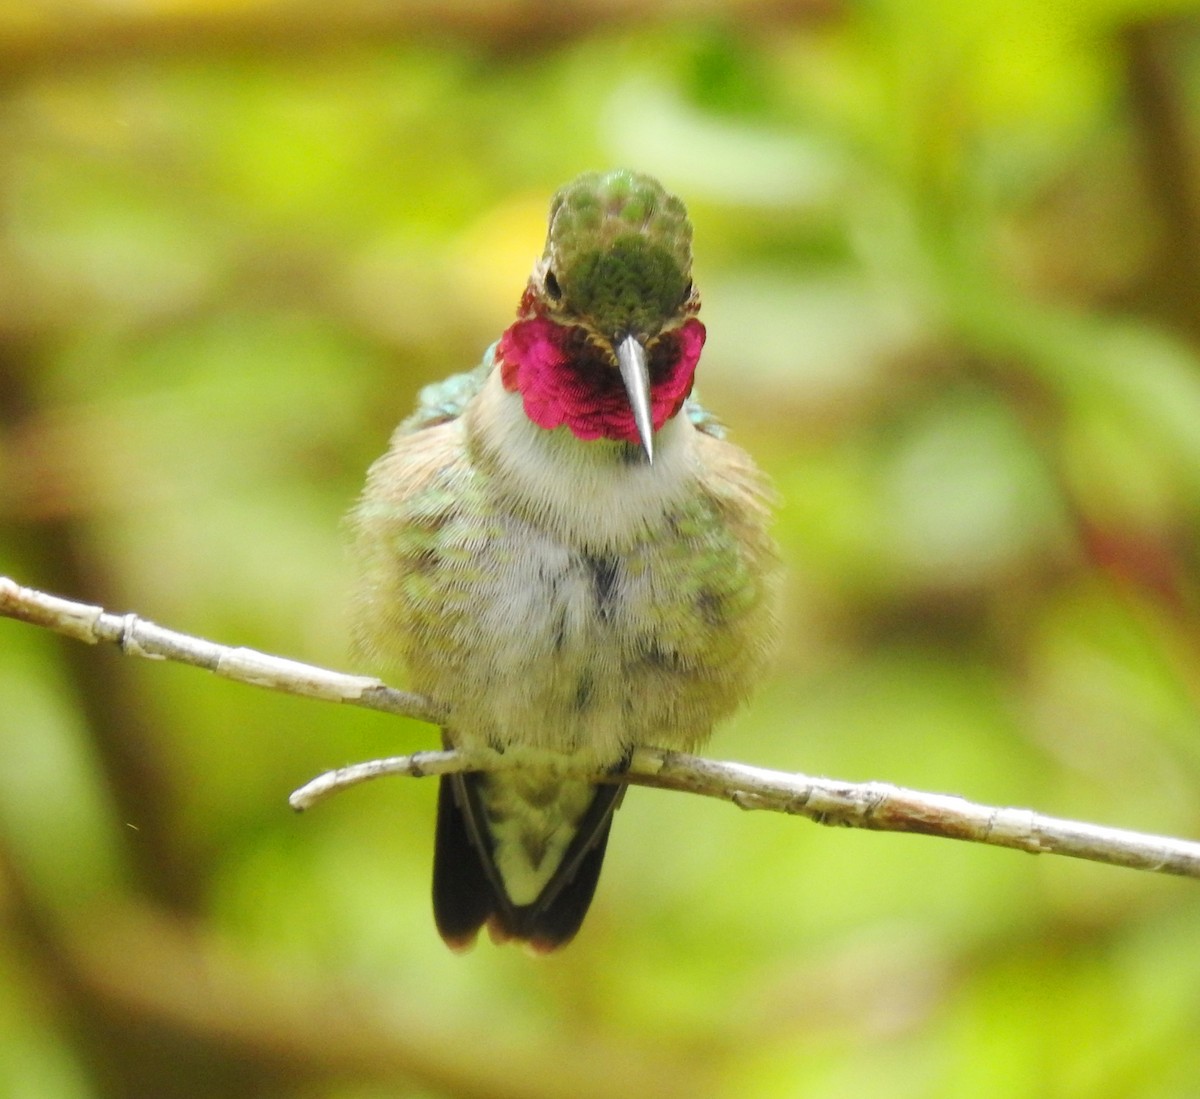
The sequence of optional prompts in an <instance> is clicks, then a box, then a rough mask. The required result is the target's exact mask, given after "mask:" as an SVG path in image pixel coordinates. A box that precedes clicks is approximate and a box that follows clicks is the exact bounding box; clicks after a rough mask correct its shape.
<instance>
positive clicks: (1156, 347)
mask: <svg viewBox="0 0 1200 1099" xmlns="http://www.w3.org/2000/svg"><path fill="white" fill-rule="evenodd" d="M616 165H628V166H631V167H636V168H639V169H641V170H644V171H649V172H652V173H654V174H657V175H659V176H660V177H661V178H662V179H663V180H664V181H665V182H666V183H667V184H668V185H669V186H670V187H671V188H672V189H673V190H676V191H677V192H678V193H680V194H681V195H682V196H683V197H684V198H685V200H686V201H687V202H688V203H689V206H690V208H691V211H692V214H693V218H694V222H695V226H696V254H697V259H696V274H697V280H698V283H699V285H700V287H701V290H702V293H703V295H704V299H705V309H704V314H703V315H704V317H705V319H706V321H707V322H708V325H709V333H710V339H709V344H708V347H707V349H706V352H705V357H704V362H703V363H702V366H701V392H702V393H703V395H704V397H705V399H706V401H707V402H708V403H709V404H710V405H711V406H713V407H714V408H715V409H716V410H717V411H718V412H719V413H720V414H721V415H722V416H723V417H724V418H725V419H726V420H727V422H729V423H730V424H731V426H732V428H733V432H734V437H735V438H736V439H737V440H739V441H740V442H742V443H743V444H745V445H746V446H747V447H748V448H749V449H751V450H752V451H753V453H754V454H755V455H756V457H757V458H758V459H759V461H760V462H761V463H762V465H763V466H764V467H765V468H766V469H767V470H768V471H769V472H770V474H771V475H772V476H773V478H774V480H775V482H776V484H777V485H778V488H779V491H780V494H781V504H780V508H779V521H778V525H777V532H778V536H779V540H780V542H781V544H782V547H783V551H784V555H785V557H786V564H787V574H788V586H787V617H786V630H785V633H786V642H785V645H784V650H783V655H782V658H781V661H780V665H779V669H778V672H777V674H776V675H775V677H774V678H773V679H772V680H771V682H770V683H768V684H767V685H766V686H765V688H764V689H763V690H762V691H761V692H760V694H759V695H758V696H757V698H756V699H755V701H754V703H753V705H752V706H750V707H749V708H748V709H747V710H746V711H745V712H744V713H743V714H742V715H741V716H740V717H739V718H738V719H737V720H735V721H733V722H731V723H730V724H729V725H728V726H727V727H726V728H724V729H723V730H721V731H720V733H719V734H718V736H717V737H716V738H715V740H714V741H713V743H712V745H711V748H710V751H711V754H713V755H715V756H717V757H721V758H732V759H739V760H743V761H747V762H752V763H758V764H762V765H765V766H772V767H778V768H784V769H789V770H799V771H807V772H812V773H820V774H829V775H835V776H838V777H842V778H847V779H863V780H865V779H882V780H887V781H892V782H896V783H900V784H905V785H910V786H915V787H918V788H924V789H933V790H939V791H949V792H955V793H960V794H962V795H965V796H968V797H971V798H974V799H977V800H980V801H985V802H992V803H1002V804H1016V805H1026V806H1033V807H1036V808H1038V809H1040V810H1042V811H1044V812H1047V813H1052V814H1056V815H1062V816H1076V817H1079V818H1083V819H1089V820H1094V821H1099V822H1104V823H1109V824H1115V825H1123V826H1126V827H1131V828H1138V829H1142V830H1147V831H1162V832H1167V833H1172V834H1177V835H1197V834H1200V712H1198V711H1200V626H1198V622H1200V619H1198V611H1200V546H1198V540H1197V532H1198V520H1200V168H1198V166H1200V11H1198V9H1197V7H1196V5H1194V4H1187V3H1175V4H1168V3H1138V2H1135V0H1103V2H1102V0H1095V2H1092V3H1088V2H1086V0H1078V2H1076V3H1069V2H1065V0H1057V2H1054V0H979V2H972V3H968V2H965V0H903V2H901V0H878V2H874V3H870V2H852V0H808V2H806V3H792V4H789V3H775V4H771V3H752V2H745V3H729V4H726V5H724V6H722V5H720V4H705V5H695V6H691V5H688V4H685V3H678V4H664V5H651V4H647V5H638V4H634V3H632V2H631V3H627V4H610V3H604V2H601V0H584V2H579V3H568V2H566V0H560V2H558V3H554V4H550V3H538V2H533V0H526V2H523V3H522V2H517V0H492V2H490V3H482V4H481V3H475V2H473V0H446V2H445V3H441V4H435V3H417V2H415V0H412V2H409V0H397V2H395V3H382V2H380V3H374V4H371V3H367V2H366V0H350V2H348V3H345V4H341V5H338V4H326V3H318V2H315V0H314V2H312V3H284V2H279V3H275V4H269V3H265V2H263V3H247V2H244V0H224V2H222V3H220V4H204V3H201V2H200V0H129V2H128V3H123V4H115V3H101V2H99V0H95V2H92V3H83V2H77V3H75V4H70V3H61V2H59V3H56V2H53V0H40V2H38V0H9V2H8V3H7V4H6V5H5V6H4V10H3V12H0V572H5V573H8V574H11V575H13V576H15V577H16V578H18V579H19V580H20V581H21V582H23V583H27V584H30V585H34V586H39V587H45V588H49V589H51V590H55V591H59V592H62V593H63V594H66V595H69V596H72V597H75V598H79V599H82V600H85V601H89V602H96V603H102V604H104V605H106V606H108V607H110V608H112V609H114V610H120V611H127V610H136V611H137V612H138V613H140V614H142V615H145V616H148V617H150V618H152V619H154V620H156V621H159V622H162V623H164V624H167V625H171V626H173V627H176V628H178V629H182V630H186V631H190V632H194V633H199V634H202V635H206V636H209V637H212V638H214V639H219V640H222V641H224V642H227V643H230V644H242V645H250V646H255V647H259V648H263V649H267V650H269V651H273V652H279V653H284V654H287V655H290V656H294V657H297V658H301V659H305V660H310V661H315V662H319V663H324V664H328V665H332V666H345V664H346V631H345V625H344V620H343V615H342V609H341V608H342V602H343V594H344V592H345V590H346V588H347V586H348V570H347V564H346V561H345V557H344V548H343V546H344V534H343V531H342V530H341V528H340V527H339V523H340V519H341V516H342V515H343V513H344V512H345V511H346V509H347V507H348V506H349V505H350V504H351V502H352V501H353V499H354V496H355V494H356V492H357V489H358V486H359V485H360V483H361V478H362V474H363V471H364V470H365V468H366V466H367V465H368V463H369V462H370V461H371V460H372V459H373V458H374V457H375V456H376V455H377V454H378V453H379V452H380V451H381V450H382V449H383V447H384V445H385V441H386V438H387V435H388V432H389V430H390V428H391V426H392V425H393V424H394V423H395V422H396V421H397V420H399V419H400V418H401V417H402V416H404V415H405V414H406V413H407V411H408V410H409V409H410V407H411V406H412V403H413V400H414V396H415V393H416V390H417V389H418V387H419V386H421V385H422V384H424V383H426V382H428V381H430V380H432V379H435V378H437V377H440V376H442V375H444V374H447V373H449V372H451V371H455V370H461V369H465V368H468V367H470V366H471V365H473V364H474V363H475V362H476V361H477V359H478V357H479V355H480V353H481V351H482V350H483V348H484V347H485V346H486V345H487V344H488V343H489V342H490V341H491V340H492V339H494V338H495V337H496V336H497V335H498V334H499V333H500V332H501V330H502V329H503V327H504V326H505V325H506V324H507V323H508V321H509V319H510V318H511V316H512V313H513V309H514V307H515V305H516V301H517V298H518V296H519V294H520V291H521V289H522V287H523V285H524V280H525V277H526V275H527V272H528V269H529V265H530V263H531V261H532V259H533V257H534V256H535V255H536V254H537V252H538V251H539V249H540V247H541V240H542V233H543V217H544V211H545V208H546V205H547V201H548V198H549V196H550V194H551V193H552V191H553V189H554V188H555V187H556V186H558V185H559V184H560V183H562V182H563V181H565V180H566V179H568V178H570V177H571V176H572V175H574V174H575V173H576V172H578V171H580V170H583V169H585V168H593V167H609V166H616ZM434 742H435V733H434V731H433V730H432V729H430V728H427V727H422V726H420V725H418V724H416V723H409V722H404V721H398V720H392V719H388V718H384V717H381V716H378V715H374V714H367V713H362V712H355V711H352V710H349V709H345V708H339V707H335V706H330V705H322V704H316V703H306V702H303V701H299V700H296V699H291V698H286V697H282V696H277V695H273V694H269V693H266V692H260V691H256V690H254V689H252V688H249V687H243V686H239V685H236V684H232V683H228V682H224V681H220V680H217V679H215V678H213V677H211V676H209V675H207V674H205V673H203V672H200V671H196V670H193V669H188V668H183V667H178V666H173V665H166V664H151V663H147V662H143V661H134V660H130V659H128V658H125V657H122V656H121V655H119V654H118V653H117V652H116V651H115V650H112V651H107V650H103V649H95V648H88V647H85V646H83V645H80V644H78V643H75V642H69V641H65V640H60V639H58V638H56V637H53V636H51V635H49V634H46V633H43V632H41V631H38V630H36V629H33V628H31V627H28V626H23V625H19V624H17V623H13V622H0V1095H4V1096H13V1097H16V1099H85V1097H93V1096H95V1097H103V1099H108V1097H129V1099H176V1097H178V1099H187V1097H193V1096H197V1097H198V1096H219V1097H229V1099H237V1097H242V1096H246V1097H255V1099H258V1097H267V1099H271V1097H281V1099H282V1097H305V1099H310V1097H311V1099H317V1097H329V1099H383V1097H409V1096H411V1097H421V1099H425V1097H430V1099H434V1097H437V1099H442V1097H459V1096H462V1097H478V1099H489V1097H493V1096H495V1097H512V1099H526V1097H527V1099H541V1097H551V1096H553V1097H562V1099H574V1097H581V1099H587V1097H591V1096H601V1095H603V1096H609V1097H613V1096H701V1097H704V1096H715V1097H731V1099H732V1097H737V1099H776V1097H792V1096H804V1097H805V1099H833V1097H838V1099H841V1097H845V1096H861V1097H865V1099H875V1097H888V1099H906V1097H911V1099H924V1097H934V1099H941V1097H945V1099H951V1097H952V1099H964V1097H970V1099H993V1097H994V1099H1195V1096H1197V1095H1200V1039H1198V1038H1197V1035H1198V1034H1200V884H1197V883H1195V882H1191V881H1186V880H1181V879H1166V878H1157V877H1154V876H1151V875H1148V874H1138V873H1134V872H1131V871H1125V870H1119V869H1113V868H1106V867H1098V866H1092V865H1086V864H1077V863H1073V862H1071V861H1068V860H1065V859H1059V858H1050V857H1046V858H1040V859H1034V858H1031V857H1028V856H1025V855H1021V854H1017V853H1014V852H1009V851H1001V850H996V849H990V848H973V847H968V846H965V845H955V844H951V843H947V842H944V841H940V840H933V839H928V838H923V837H909V836H887V835H877V834H867V833H859V832H849V831H841V830H832V829H822V828H817V827H814V826H813V825H811V824H809V823H807V822H805V821H803V820H799V819H792V818H785V817H781V816H775V815H770V814H747V813H739V812H737V811H736V810H735V809H733V808H731V807H730V806H727V805H723V804H721V803H718V802H710V801H703V800H701V799H699V798H695V797H684V796H680V795H673V794H666V793H660V792H653V791H646V790H635V791H632V792H631V793H630V796H629V797H628V798H627V800H626V805H625V807H624V808H623V809H622V810H621V813H620V816H619V819H618V821H617V827H616V828H615V830H614V833H613V840H612V843H611V845H610V849H609V855H608V860H607V866H606V869H605V873H604V877H603V881H602V884H601V887H600V891H599V895H598V897H597V899H596V902H595V905H594V907H593V910H592V912H591V915H590V916H589V918H588V921H587V923H586V924H585V927H584V930H583V932H582V934H581V935H580V936H579V938H578V940H577V941H576V942H575V944H574V945H572V946H571V947H570V948H569V949H568V950H566V951H564V952H563V953H561V954H560V955H558V956H555V957H552V958H550V959H543V960H536V959H531V958H529V957H526V956H525V955H524V954H522V953H521V952H519V951H517V950H513V949H504V950H498V949H495V948H493V947H492V946H490V944H486V943H485V944H481V945H480V946H479V947H478V948H477V949H476V950H475V952H474V953H473V954H471V955H469V956H467V957H454V956H452V955H450V954H449V953H448V952H447V951H446V950H445V949H444V948H443V947H442V946H441V944H440V942H439V941H438V939H437V937H436V935H435V933H434V930H433V926H432V922H431V919H430V915H429V911H428V867H429V859H430V843H431V839H430V837H431V831H432V812H433V797H434V793H435V791H434V787H433V785H432V784H431V783H425V782H414V781H408V780H399V779H397V780H391V781H387V782H380V783H377V784H375V785H373V786H370V787H365V788H362V789H359V790H356V791H354V792H352V793H349V794H346V795H343V796H342V797H341V798H339V799H337V800H335V801H333V802H331V803H329V804H328V805H325V806H322V807H321V808H320V809H318V810H315V811H314V812H312V813H311V814H309V815H308V816H305V817H296V816H294V815H293V814H292V813H291V812H290V811H289V810H288V808H287V804H286V797H287V794H288V792H289V791H290V790H291V789H292V788H293V787H294V786H297V785H299V784H300V783H302V782H303V781H305V780H306V779H307V778H309V777H310V776H311V775H312V774H314V773H316V772H317V771H320V770H323V769H325V768H326V767H330V766H334V765H338V764H340V763H343V762H346V761H350V760H357V759H362V758H369V757H372V756H378V755H386V754H392V753H396V752H400V751H407V750H410V749H416V748H419V747H424V746H430V745H432V744H433V743H434Z"/></svg>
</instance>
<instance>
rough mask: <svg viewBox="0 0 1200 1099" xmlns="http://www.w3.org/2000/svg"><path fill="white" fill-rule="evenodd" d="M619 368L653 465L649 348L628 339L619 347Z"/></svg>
mask: <svg viewBox="0 0 1200 1099" xmlns="http://www.w3.org/2000/svg"><path fill="white" fill-rule="evenodd" d="M617 365H618V366H620V368H621V381H623V382H624V383H625V392H626V393H627V394H628V395H629V406H630V408H632V409H633V422H634V423H635V424H636V425H637V430H638V438H640V439H641V440H642V449H643V450H644V451H645V452H646V461H647V462H649V463H650V464H651V465H653V464H654V420H653V419H652V418H651V415H650V374H649V371H648V370H647V369H646V349H645V348H644V347H643V346H642V345H641V343H640V342H639V341H638V340H637V338H636V337H634V336H626V337H625V338H624V339H623V340H622V341H621V342H620V343H619V344H617Z"/></svg>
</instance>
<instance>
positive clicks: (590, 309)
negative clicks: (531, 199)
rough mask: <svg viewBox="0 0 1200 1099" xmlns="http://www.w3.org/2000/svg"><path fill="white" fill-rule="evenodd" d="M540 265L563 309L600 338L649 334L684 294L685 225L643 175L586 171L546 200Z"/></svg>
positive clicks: (680, 211) (683, 215) (688, 261)
mask: <svg viewBox="0 0 1200 1099" xmlns="http://www.w3.org/2000/svg"><path fill="white" fill-rule="evenodd" d="M544 262H545V263H546V265H547V271H548V272H550V273H552V274H553V276H554V280H555V282H556V283H557V287H558V289H559V290H560V291H561V297H562V305H563V307H564V309H565V310H566V311H568V312H570V313H572V314H574V315H575V316H578V317H580V318H583V319H586V320H587V321H589V322H590V323H591V324H592V325H594V326H595V327H596V329H597V330H598V331H599V332H600V333H601V334H602V335H604V336H606V337H608V338H612V337H613V336H614V335H616V334H618V333H626V332H633V333H635V334H643V335H651V334H653V333H655V332H657V331H658V330H659V329H660V328H661V327H662V325H663V322H664V321H665V320H667V319H668V318H670V317H672V316H674V315H676V314H677V313H679V312H680V310H681V308H682V306H683V305H684V303H685V302H686V301H687V300H688V298H689V296H690V292H691V267H692V225H691V222H690V221H688V216H687V210H686V209H685V208H684V205H683V203H682V202H681V201H680V200H679V199H678V198H676V197H675V196H674V195H672V194H669V193H668V192H667V191H666V190H664V189H663V187H662V185H661V184H660V183H659V182H658V181H657V180H655V179H652V178H651V177H650V176H645V175H639V174H637V173H635V172H629V171H624V170H622V171H615V172H607V173H604V174H601V173H599V172H589V173H587V174H585V175H582V176H580V177H579V178H578V179H576V180H575V181H574V182H572V183H569V184H567V185H566V186H565V187H563V188H562V189H561V190H560V191H559V192H558V193H557V194H556V195H555V196H554V201H553V203H552V204H551V207H550V231H549V234H548V235H547V238H546V252H545V256H544Z"/></svg>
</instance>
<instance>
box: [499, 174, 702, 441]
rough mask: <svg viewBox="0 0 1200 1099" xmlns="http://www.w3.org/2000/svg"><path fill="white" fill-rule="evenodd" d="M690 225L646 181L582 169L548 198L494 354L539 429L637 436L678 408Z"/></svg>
mask: <svg viewBox="0 0 1200 1099" xmlns="http://www.w3.org/2000/svg"><path fill="white" fill-rule="evenodd" d="M691 268H692V226H691V222H689V221H688V216H687V211H686V210H685V209H684V205H683V203H682V202H681V201H680V200H679V199H678V198H676V197H675V196H674V195H672V194H669V193H668V192H667V191H665V190H664V189H663V187H662V185H661V184H660V183H658V181H657V180H654V179H651V178H650V177H649V176H645V175H639V174H637V173H635V172H629V171H614V172H607V173H604V174H601V173H598V172H589V173H587V174H585V175H582V176H580V177H579V178H578V179H576V180H575V181H574V182H572V183H569V184H567V185H566V186H565V187H563V188H562V189H561V190H559V192H558V193H557V194H556V195H555V196H554V200H553V202H552V203H551V206H550V226H549V232H548V233H547V236H546V248H545V251H544V252H543V253H542V256H541V258H540V259H538V261H537V263H536V264H535V265H534V269H533V274H532V275H531V277H530V280H529V284H528V286H527V287H526V290H525V294H524V296H523V297H522V299H521V304H520V307H519V309H518V319H517V321H516V323H515V324H513V325H512V326H511V327H510V328H509V329H508V330H507V331H506V332H505V333H504V336H503V337H502V338H501V340H500V345H499V347H498V349H497V354H498V357H499V359H500V363H501V371H502V374H501V376H502V379H503V381H504V384H505V386H506V387H507V388H508V389H509V390H511V391H515V392H520V394H521V396H522V399H523V401H524V407H525V413H526V415H527V416H529V418H530V419H531V420H533V421H534V423H536V424H538V425H539V426H540V427H544V428H547V429H553V428H556V427H561V426H565V427H567V428H568V429H569V430H570V431H571V432H572V433H573V434H574V435H575V436H576V437H577V438H580V439H599V438H607V439H615V440H622V441H625V442H630V443H635V444H639V443H640V445H641V447H642V449H643V450H644V451H645V453H646V457H647V459H649V460H653V453H654V451H653V435H654V432H655V431H657V430H658V429H659V428H661V427H662V425H663V424H664V423H665V422H666V421H667V420H669V419H670V418H671V417H672V416H674V415H675V414H676V413H677V412H678V411H679V409H680V408H681V407H682V405H683V402H684V400H685V399H686V398H687V395H688V393H690V392H691V388H692V377H693V374H694V373H695V369H696V363H697V362H698V361H699V358H700V350H701V348H702V347H703V345H704V326H703V325H702V324H701V323H700V321H699V320H697V319H696V317H695V314H696V313H697V311H698V310H699V308H700V297H699V295H698V294H697V292H696V289H695V287H694V286H693V284H692V278H691Z"/></svg>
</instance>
